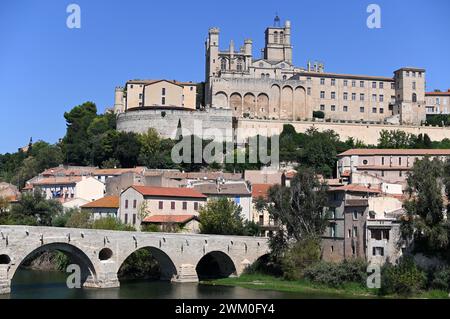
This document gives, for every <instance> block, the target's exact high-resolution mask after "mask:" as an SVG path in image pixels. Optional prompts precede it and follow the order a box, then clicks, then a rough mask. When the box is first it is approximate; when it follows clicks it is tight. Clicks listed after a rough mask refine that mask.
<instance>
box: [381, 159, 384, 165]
mask: <svg viewBox="0 0 450 319" xmlns="http://www.w3.org/2000/svg"><path fill="white" fill-rule="evenodd" d="M381 165H384V157H382V158H381Z"/></svg>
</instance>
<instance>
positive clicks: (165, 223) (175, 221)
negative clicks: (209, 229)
mask: <svg viewBox="0 0 450 319" xmlns="http://www.w3.org/2000/svg"><path fill="white" fill-rule="evenodd" d="M142 225H155V226H156V227H157V228H158V229H159V230H160V231H163V232H168V233H169V232H180V233H193V234H197V233H200V220H199V218H198V216H196V215H152V216H148V217H146V218H144V219H143V221H142Z"/></svg>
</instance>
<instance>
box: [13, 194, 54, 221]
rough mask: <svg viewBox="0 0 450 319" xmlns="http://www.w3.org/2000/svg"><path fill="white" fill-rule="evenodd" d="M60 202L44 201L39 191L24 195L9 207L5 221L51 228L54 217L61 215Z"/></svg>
mask: <svg viewBox="0 0 450 319" xmlns="http://www.w3.org/2000/svg"><path fill="white" fill-rule="evenodd" d="M62 211H63V207H62V205H61V203H60V202H58V201H56V200H53V199H50V200H48V199H46V198H45V196H44V195H43V193H42V192H41V191H40V190H39V189H35V190H34V192H32V193H24V194H22V196H21V197H20V199H19V201H18V202H17V203H16V204H14V205H12V206H11V209H10V211H9V213H8V215H9V216H8V217H7V220H8V222H9V223H11V224H18V225H36V226H51V225H52V220H53V218H54V217H55V216H57V215H59V214H61V213H62Z"/></svg>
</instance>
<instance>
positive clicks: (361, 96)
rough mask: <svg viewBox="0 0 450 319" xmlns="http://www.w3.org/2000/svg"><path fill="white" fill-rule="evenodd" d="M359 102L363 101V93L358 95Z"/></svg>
mask: <svg viewBox="0 0 450 319" xmlns="http://www.w3.org/2000/svg"><path fill="white" fill-rule="evenodd" d="M359 100H360V101H364V93H361V94H360V95H359Z"/></svg>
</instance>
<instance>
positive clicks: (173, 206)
mask: <svg viewBox="0 0 450 319" xmlns="http://www.w3.org/2000/svg"><path fill="white" fill-rule="evenodd" d="M170 209H171V210H174V209H175V202H170Z"/></svg>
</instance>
